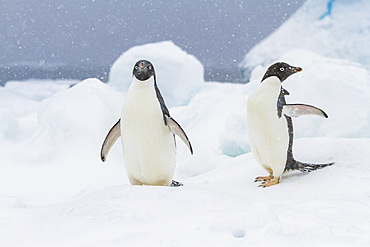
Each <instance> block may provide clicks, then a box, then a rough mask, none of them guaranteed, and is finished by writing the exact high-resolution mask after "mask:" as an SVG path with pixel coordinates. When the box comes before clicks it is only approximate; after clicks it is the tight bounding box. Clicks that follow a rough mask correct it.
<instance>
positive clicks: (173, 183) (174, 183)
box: [170, 180, 184, 187]
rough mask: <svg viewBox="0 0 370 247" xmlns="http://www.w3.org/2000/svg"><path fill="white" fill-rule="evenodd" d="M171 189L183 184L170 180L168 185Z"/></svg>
mask: <svg viewBox="0 0 370 247" xmlns="http://www.w3.org/2000/svg"><path fill="white" fill-rule="evenodd" d="M170 186H171V187H180V186H184V184H182V183H180V182H177V181H175V180H172V183H171V185H170Z"/></svg>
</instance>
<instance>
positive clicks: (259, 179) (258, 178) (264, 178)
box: [254, 175, 274, 182]
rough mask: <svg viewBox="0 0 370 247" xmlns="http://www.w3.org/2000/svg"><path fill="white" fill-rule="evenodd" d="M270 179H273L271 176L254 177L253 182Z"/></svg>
mask: <svg viewBox="0 0 370 247" xmlns="http://www.w3.org/2000/svg"><path fill="white" fill-rule="evenodd" d="M271 179H274V177H273V176H272V175H270V176H268V177H256V179H255V180H254V182H261V181H268V180H271Z"/></svg>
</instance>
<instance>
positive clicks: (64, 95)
mask: <svg viewBox="0 0 370 247" xmlns="http://www.w3.org/2000/svg"><path fill="white" fill-rule="evenodd" d="M121 101H122V99H121V97H120V95H119V93H118V92H117V91H115V90H113V89H112V88H110V87H109V86H107V85H106V84H105V83H103V82H101V81H100V80H98V79H86V80H84V81H82V82H80V83H78V84H77V85H76V86H74V87H72V88H70V89H69V90H62V91H60V92H58V93H55V94H54V95H52V96H51V97H49V98H47V99H45V100H44V101H42V102H41V104H40V106H39V110H38V133H37V136H38V137H37V139H38V141H40V140H39V139H40V138H39V137H40V136H45V137H47V138H48V140H42V141H43V142H46V143H49V144H50V143H54V145H56V144H60V142H61V141H63V140H70V139H79V138H88V139H90V138H91V132H97V131H100V130H101V129H102V128H104V127H105V126H104V123H105V122H106V120H105V119H112V118H113V116H115V117H116V119H115V121H117V120H118V118H119V110H120V106H121V103H122V102H121ZM87 125H88V128H86V126H87ZM112 125H113V123H112ZM63 144H64V143H63Z"/></svg>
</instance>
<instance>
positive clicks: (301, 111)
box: [283, 104, 328, 118]
mask: <svg viewBox="0 0 370 247" xmlns="http://www.w3.org/2000/svg"><path fill="white" fill-rule="evenodd" d="M283 114H284V115H286V116H288V117H300V116H303V115H317V116H320V117H324V118H328V115H327V114H326V113H325V112H324V111H323V110H321V109H320V108H317V107H315V106H312V105H305V104H286V105H283Z"/></svg>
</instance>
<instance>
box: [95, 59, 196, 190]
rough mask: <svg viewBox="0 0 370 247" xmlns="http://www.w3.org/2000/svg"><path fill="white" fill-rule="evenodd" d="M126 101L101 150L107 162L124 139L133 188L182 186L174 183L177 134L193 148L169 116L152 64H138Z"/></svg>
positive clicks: (126, 161)
mask: <svg viewBox="0 0 370 247" xmlns="http://www.w3.org/2000/svg"><path fill="white" fill-rule="evenodd" d="M132 74H133V79H132V83H131V85H130V88H129V90H128V93H127V95H126V98H125V100H124V102H123V106H122V113H121V118H120V120H118V122H117V123H116V124H115V125H114V126H113V127H112V129H111V130H110V131H109V133H108V135H107V137H106V138H105V140H104V143H103V145H102V148H101V153H100V154H101V159H102V161H103V162H104V161H105V160H106V157H107V155H108V153H109V150H110V149H111V147H112V146H113V144H114V143H115V142H116V140H117V139H118V138H119V137H121V140H122V150H123V156H124V162H125V167H126V173H127V176H128V178H129V180H130V183H131V184H132V185H162V186H169V185H171V186H181V185H182V184H181V183H179V182H176V181H173V180H172V178H173V176H174V172H175V153H176V143H175V141H176V140H175V134H176V135H177V136H179V137H180V139H181V140H182V141H183V142H184V143H185V144H186V145H187V147H188V148H189V150H190V153H191V154H193V149H192V146H191V144H190V141H189V139H188V137H187V136H186V134H185V132H184V130H183V129H182V128H181V126H180V125H179V124H178V123H177V122H176V121H175V120H174V119H173V118H172V117H171V116H170V113H169V111H168V109H167V107H166V104H165V102H164V100H163V97H162V95H161V93H160V91H159V89H158V86H157V82H156V75H155V72H154V67H153V65H152V64H151V63H150V62H149V61H146V60H140V61H138V62H137V63H136V64H135V66H134V70H133V72H132Z"/></svg>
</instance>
